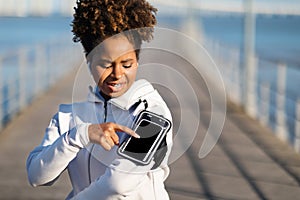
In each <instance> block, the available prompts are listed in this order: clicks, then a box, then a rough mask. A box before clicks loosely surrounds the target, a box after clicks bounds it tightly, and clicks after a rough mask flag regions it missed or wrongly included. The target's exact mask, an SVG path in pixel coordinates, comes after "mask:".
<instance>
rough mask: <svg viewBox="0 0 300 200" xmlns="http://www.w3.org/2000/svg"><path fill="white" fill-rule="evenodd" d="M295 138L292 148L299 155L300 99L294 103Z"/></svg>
mask: <svg viewBox="0 0 300 200" xmlns="http://www.w3.org/2000/svg"><path fill="white" fill-rule="evenodd" d="M295 136H296V137H295V138H296V139H295V143H294V148H295V150H296V152H298V153H300V99H298V100H297V102H296V119H295Z"/></svg>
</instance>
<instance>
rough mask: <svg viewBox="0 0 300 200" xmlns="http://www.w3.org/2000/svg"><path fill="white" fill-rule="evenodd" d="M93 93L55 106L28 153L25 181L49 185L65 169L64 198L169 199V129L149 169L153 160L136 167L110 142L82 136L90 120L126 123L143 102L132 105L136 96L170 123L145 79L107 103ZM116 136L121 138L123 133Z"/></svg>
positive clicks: (85, 132)
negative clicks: (67, 189) (68, 187)
mask: <svg viewBox="0 0 300 200" xmlns="http://www.w3.org/2000/svg"><path fill="white" fill-rule="evenodd" d="M95 91H97V90H94V91H91V92H90V94H89V96H88V101H86V102H80V103H73V104H69V105H60V107H59V111H58V113H57V114H56V115H55V116H54V117H53V118H52V120H51V122H50V125H49V127H48V128H47V129H46V132H45V136H44V139H43V141H42V143H41V144H40V146H38V147H36V148H35V149H34V150H33V151H32V152H31V153H30V155H29V156H28V159H27V173H28V179H29V182H30V184H31V185H33V186H39V185H51V184H52V183H53V182H54V181H55V180H56V179H57V178H58V177H59V175H60V174H61V173H62V172H63V171H64V170H65V169H68V172H69V176H70V180H71V183H72V186H73V190H72V192H71V193H70V194H69V195H68V197H67V199H84V200H93V199H97V200H102V199H103V200H108V199H114V200H115V199H130V200H155V199H158V200H166V199H169V196H168V194H167V192H166V190H165V187H164V180H165V179H166V178H167V176H168V174H169V168H168V166H167V160H168V157H169V155H170V150H171V145H172V129H170V131H169V132H168V133H167V139H166V142H167V147H168V151H167V153H166V156H165V157H164V160H163V161H162V163H161V164H160V165H159V167H157V168H155V169H153V168H152V167H153V165H154V164H155V162H154V161H151V163H150V164H149V165H146V166H140V165H136V164H135V163H133V162H131V161H130V160H127V159H125V158H123V157H120V156H119V155H118V154H117V153H116V151H117V147H116V146H115V147H113V149H111V150H110V151H106V150H104V149H103V148H102V147H101V146H100V145H96V144H92V143H90V142H89V138H88V126H89V125H90V124H100V123H104V122H115V123H118V124H121V125H125V126H128V127H130V126H131V124H132V121H133V118H134V116H136V115H137V114H138V113H139V112H140V111H141V110H143V109H145V107H144V104H143V103H141V104H139V105H137V102H139V101H140V100H142V101H143V100H146V101H147V104H148V108H147V110H149V111H152V112H154V113H157V114H159V115H162V116H164V117H166V118H168V119H169V120H170V121H172V118H171V114H170V111H169V109H168V107H167V105H166V104H165V102H164V101H163V99H162V98H161V97H160V95H159V94H158V92H157V91H156V90H155V89H154V88H153V87H152V85H151V84H150V83H149V82H147V81H146V80H138V81H136V82H135V83H134V84H133V85H132V86H131V87H130V89H129V90H128V91H127V92H126V93H125V94H123V95H122V96H120V97H118V98H113V99H110V100H109V101H107V102H105V101H104V99H103V98H102V97H101V96H100V95H97V94H98V93H97V92H95ZM133 105H135V106H133ZM133 107H134V110H132V108H133ZM117 134H118V135H119V137H120V142H121V141H122V139H124V136H125V133H117Z"/></svg>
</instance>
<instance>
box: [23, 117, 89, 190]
mask: <svg viewBox="0 0 300 200" xmlns="http://www.w3.org/2000/svg"><path fill="white" fill-rule="evenodd" d="M87 127H88V124H82V125H80V126H78V127H75V128H73V129H71V130H70V131H67V132H66V133H63V134H61V133H60V129H59V122H58V114H56V115H55V116H54V117H53V118H52V119H51V122H50V124H49V126H48V128H47V129H46V131H45V135H44V138H43V140H42V143H41V144H40V145H39V146H38V147H36V148H35V149H34V150H33V151H32V152H31V153H30V154H29V156H28V158H27V161H26V168H27V174H28V180H29V183H30V184H31V185H32V186H34V187H35V186H39V185H48V184H51V183H52V182H53V181H55V180H56V178H57V177H58V176H59V175H60V174H61V173H62V172H63V171H64V170H65V169H66V167H67V166H68V164H69V162H70V161H72V160H73V159H74V158H75V157H76V155H77V153H78V152H79V150H80V148H81V147H82V146H84V145H85V144H82V142H81V140H80V138H84V137H80V135H86V134H87V133H86V130H87Z"/></svg>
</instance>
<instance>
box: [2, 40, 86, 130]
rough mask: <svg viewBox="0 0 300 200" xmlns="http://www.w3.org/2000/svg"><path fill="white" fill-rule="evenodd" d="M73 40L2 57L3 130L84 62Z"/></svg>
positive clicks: (56, 41)
mask: <svg viewBox="0 0 300 200" xmlns="http://www.w3.org/2000/svg"><path fill="white" fill-rule="evenodd" d="M82 56H83V54H82V50H81V48H80V47H79V45H74V44H72V41H71V39H70V38H68V37H67V38H61V39H57V40H53V41H49V42H47V43H46V44H37V45H35V46H30V47H21V48H19V49H17V50H16V51H13V52H8V53H5V54H2V55H0V130H1V129H2V128H3V127H4V126H5V125H6V124H7V123H8V122H10V121H11V120H12V119H13V118H14V117H15V116H16V115H17V114H18V113H19V112H20V111H22V109H24V108H25V107H26V106H28V105H29V104H30V103H31V102H32V101H33V100H34V99H35V98H36V97H38V96H39V95H40V94H42V93H44V92H45V91H47V89H49V87H51V86H52V85H53V84H54V83H55V82H56V81H57V80H58V79H60V78H62V77H63V76H64V75H66V74H67V73H68V72H70V71H72V69H75V67H77V66H78V65H80V64H81V62H82V60H83V57H82Z"/></svg>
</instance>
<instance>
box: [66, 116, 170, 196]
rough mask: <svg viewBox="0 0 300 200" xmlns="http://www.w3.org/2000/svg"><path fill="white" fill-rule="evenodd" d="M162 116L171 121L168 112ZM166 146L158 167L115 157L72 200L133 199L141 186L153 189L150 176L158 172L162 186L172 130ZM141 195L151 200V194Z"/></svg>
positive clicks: (153, 163)
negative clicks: (101, 172)
mask: <svg viewBox="0 0 300 200" xmlns="http://www.w3.org/2000/svg"><path fill="white" fill-rule="evenodd" d="M164 116H165V117H168V119H169V120H171V121H172V119H171V115H170V113H169V112H167V114H166V115H164ZM166 144H167V151H166V152H165V156H164V158H163V161H160V163H159V166H157V167H155V168H153V167H154V166H155V165H156V163H155V162H154V161H151V162H150V164H148V165H144V166H142V165H137V164H135V163H134V162H132V161H130V160H128V159H125V158H123V157H117V158H116V159H115V160H114V161H113V163H112V164H111V165H110V166H109V167H107V169H106V171H105V173H104V174H103V175H102V176H100V177H99V178H98V179H97V180H96V181H94V182H93V183H91V184H90V185H89V187H87V188H85V189H84V190H83V191H81V192H79V193H78V194H76V195H75V196H74V197H73V198H72V200H74V199H76V200H83V199H89V200H93V199H97V200H108V199H128V198H130V199H135V198H134V197H135V195H136V194H137V193H138V191H139V188H140V187H142V185H144V184H147V187H148V186H149V190H150V188H151V187H155V186H154V185H153V184H154V183H153V180H150V179H151V177H152V175H150V174H152V173H155V172H158V171H160V173H158V174H161V175H160V178H159V179H160V181H161V183H160V184H163V183H162V182H163V181H164V180H165V179H166V177H167V176H168V174H169V168H168V166H167V162H168V157H169V155H170V151H171V146H172V129H170V130H169V132H168V133H167V137H166ZM143 195H146V196H147V195H148V196H149V195H150V196H149V198H148V197H147V198H146V199H152V198H151V195H153V194H151V193H149V194H143Z"/></svg>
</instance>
